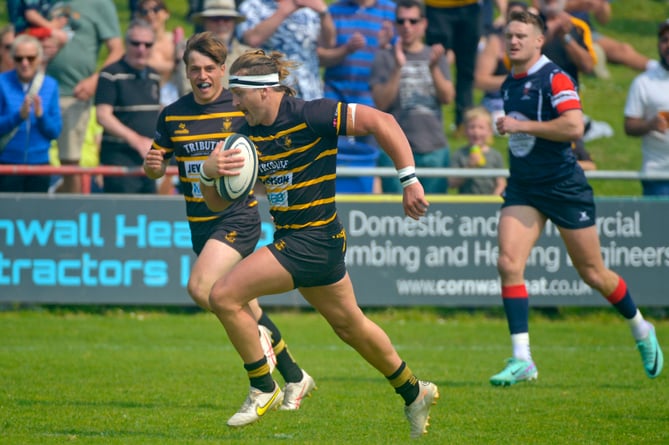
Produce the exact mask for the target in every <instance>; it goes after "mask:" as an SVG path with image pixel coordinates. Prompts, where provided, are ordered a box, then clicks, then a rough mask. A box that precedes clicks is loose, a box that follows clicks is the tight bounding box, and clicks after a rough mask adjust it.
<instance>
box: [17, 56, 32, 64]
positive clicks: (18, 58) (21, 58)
mask: <svg viewBox="0 0 669 445" xmlns="http://www.w3.org/2000/svg"><path fill="white" fill-rule="evenodd" d="M35 59H37V56H14V62H16V63H21V62H23V61H24V60H27V61H28V62H30V63H33V62H34V61H35Z"/></svg>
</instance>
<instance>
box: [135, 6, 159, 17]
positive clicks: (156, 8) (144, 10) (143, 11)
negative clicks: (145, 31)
mask: <svg viewBox="0 0 669 445" xmlns="http://www.w3.org/2000/svg"><path fill="white" fill-rule="evenodd" d="M162 10H163V8H162V7H161V6H154V7H153V8H141V9H139V10H138V11H139V14H140V15H149V13H150V12H153V13H154V14H158V13H159V12H160V11H162Z"/></svg>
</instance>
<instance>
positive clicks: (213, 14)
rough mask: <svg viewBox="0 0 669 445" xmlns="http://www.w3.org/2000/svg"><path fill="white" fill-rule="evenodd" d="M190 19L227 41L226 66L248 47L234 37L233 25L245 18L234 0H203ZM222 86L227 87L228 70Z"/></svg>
mask: <svg viewBox="0 0 669 445" xmlns="http://www.w3.org/2000/svg"><path fill="white" fill-rule="evenodd" d="M192 20H193V23H195V24H196V25H202V27H203V28H204V30H205V31H210V32H212V33H214V34H216V35H217V36H218V37H219V38H221V39H223V41H224V42H227V44H228V58H227V59H226V61H225V64H226V65H227V66H231V65H232V63H233V62H234V61H235V59H237V57H239V56H240V55H241V54H243V53H244V51H246V50H247V49H250V47H249V46H247V45H244V44H243V43H241V42H240V41H239V40H237V38H236V37H235V25H236V24H237V23H241V22H243V21H244V20H246V18H245V17H244V16H243V15H241V14H240V13H239V12H237V9H236V7H235V2H234V0H205V2H204V8H203V9H202V11H201V12H198V13H195V14H193V16H192ZM223 86H224V87H225V88H227V87H228V70H225V73H224V75H223Z"/></svg>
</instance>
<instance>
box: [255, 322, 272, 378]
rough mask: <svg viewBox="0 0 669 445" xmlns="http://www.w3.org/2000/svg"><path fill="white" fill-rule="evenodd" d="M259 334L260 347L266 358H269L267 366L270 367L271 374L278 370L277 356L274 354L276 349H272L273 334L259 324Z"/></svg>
mask: <svg viewBox="0 0 669 445" xmlns="http://www.w3.org/2000/svg"><path fill="white" fill-rule="evenodd" d="M258 333H259V334H260V345H261V346H262V351H263V353H264V354H265V357H267V364H268V365H269V372H270V374H271V373H272V372H274V368H276V355H275V354H274V348H272V332H271V331H270V330H269V329H267V328H266V327H265V326H263V325H261V324H259V325H258Z"/></svg>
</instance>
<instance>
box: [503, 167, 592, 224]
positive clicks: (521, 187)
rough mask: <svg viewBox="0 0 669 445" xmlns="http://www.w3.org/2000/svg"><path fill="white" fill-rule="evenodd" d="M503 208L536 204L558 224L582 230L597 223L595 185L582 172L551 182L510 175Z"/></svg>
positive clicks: (534, 205)
mask: <svg viewBox="0 0 669 445" xmlns="http://www.w3.org/2000/svg"><path fill="white" fill-rule="evenodd" d="M503 197H504V203H503V204H502V207H509V206H514V205H524V206H530V207H534V208H535V209H537V210H538V211H540V212H541V213H542V214H544V215H545V216H546V217H547V218H548V219H549V220H551V221H552V222H553V223H554V224H555V225H556V226H558V227H563V228H565V229H583V228H585V227H590V226H592V225H594V224H595V217H596V214H595V213H596V212H595V201H594V195H593V193H592V187H590V184H588V181H587V180H586V178H585V175H583V174H582V173H580V172H575V174H574V175H572V176H570V177H569V178H567V179H564V180H562V181H559V182H556V183H551V184H527V183H519V182H517V181H514V180H513V178H509V180H508V183H507V186H506V190H505V191H504V194H503Z"/></svg>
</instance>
